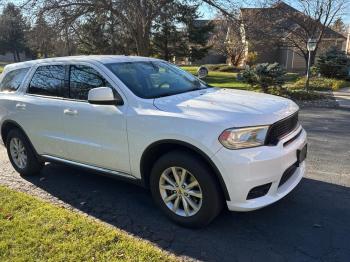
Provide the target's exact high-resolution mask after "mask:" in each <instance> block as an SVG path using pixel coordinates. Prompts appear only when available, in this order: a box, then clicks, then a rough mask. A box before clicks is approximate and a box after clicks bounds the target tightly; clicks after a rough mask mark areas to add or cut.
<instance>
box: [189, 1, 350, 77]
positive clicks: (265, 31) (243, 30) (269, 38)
mask: <svg viewBox="0 0 350 262" xmlns="http://www.w3.org/2000/svg"><path fill="white" fill-rule="evenodd" d="M237 20H238V21H239V22H240V26H235V28H231V31H234V30H235V32H237V30H238V34H239V35H240V38H241V40H240V41H242V43H243V45H244V55H243V58H242V59H241V62H240V65H241V66H245V65H246V64H249V59H250V58H251V57H254V56H255V61H254V63H264V62H269V63H274V62H278V63H279V64H281V65H282V66H284V67H285V69H286V70H288V71H296V72H302V71H305V69H306V62H305V61H306V60H305V56H306V57H307V55H308V54H307V52H305V51H306V50H305V49H306V41H305V40H306V39H305V37H304V38H300V39H297V37H295V35H298V33H299V32H300V34H301V35H302V34H303V33H305V32H301V31H302V29H301V26H303V25H307V26H310V25H314V26H315V25H316V27H317V28H319V27H320V26H321V25H320V24H317V23H318V22H316V21H315V20H313V19H312V18H311V17H309V16H307V15H305V14H304V13H302V12H300V11H298V10H296V9H295V8H293V7H291V6H290V5H288V4H286V3H284V2H278V3H277V4H276V5H273V6H271V7H268V8H241V9H240V13H239V17H238V19H237ZM201 23H208V20H204V21H201ZM227 31H228V32H227V35H226V39H224V37H223V39H222V41H223V42H225V41H226V42H229V41H230V39H229V31H230V28H228V30H227ZM236 41H237V40H236ZM293 41H294V42H293ZM298 45H299V47H302V49H304V54H303V53H302V52H301V51H300V49H299V48H297V46H298ZM331 46H337V47H338V48H339V49H340V50H343V51H346V48H347V47H348V48H349V49H350V43H349V40H348V43H347V39H346V37H345V36H343V35H342V34H340V33H338V32H335V31H334V30H332V29H330V28H326V29H325V31H324V34H323V38H322V40H321V42H320V44H319V48H318V50H317V52H316V57H317V56H318V55H319V54H321V53H322V52H323V51H325V50H326V49H328V48H329V47H331ZM349 53H350V50H349ZM251 54H254V56H252V55H251ZM218 58H219V59H220V63H222V60H223V59H222V57H220V55H219V54H218V53H217V52H215V50H211V51H210V52H209V53H208V55H207V56H206V57H204V58H203V59H201V60H200V61H196V62H195V63H197V64H203V63H210V62H214V63H215V62H216V61H217V59H218Z"/></svg>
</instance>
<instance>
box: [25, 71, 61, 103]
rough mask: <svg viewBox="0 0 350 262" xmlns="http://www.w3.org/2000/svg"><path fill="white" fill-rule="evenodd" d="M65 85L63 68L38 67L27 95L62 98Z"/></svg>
mask: <svg viewBox="0 0 350 262" xmlns="http://www.w3.org/2000/svg"><path fill="white" fill-rule="evenodd" d="M64 84H65V66H63V65H49V66H40V67H38V69H37V70H36V71H35V73H34V75H33V78H32V80H31V81H30V84H29V87H28V93H29V94H35V95H43V96H54V97H62V96H63V91H64V90H63V89H64Z"/></svg>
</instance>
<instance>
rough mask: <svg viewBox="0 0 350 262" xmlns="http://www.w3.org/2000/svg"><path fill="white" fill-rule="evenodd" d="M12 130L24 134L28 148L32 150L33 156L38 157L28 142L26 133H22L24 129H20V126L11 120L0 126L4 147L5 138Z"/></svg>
mask: <svg viewBox="0 0 350 262" xmlns="http://www.w3.org/2000/svg"><path fill="white" fill-rule="evenodd" d="M13 128H17V129H19V130H20V131H21V132H22V133H23V134H24V136H25V137H26V138H27V140H28V142H29V144H30V146H31V147H32V149H33V150H34V152H35V154H36V155H37V156H38V153H37V151H36V150H35V147H34V146H33V144H32V142H31V141H30V139H29V137H28V135H27V133H26V132H25V131H24V129H23V128H22V126H21V125H20V124H18V123H17V122H16V121H13V120H5V121H4V122H3V123H2V125H1V139H2V141H3V142H4V145H6V140H7V136H8V134H9V132H10V131H11V130H12V129H13Z"/></svg>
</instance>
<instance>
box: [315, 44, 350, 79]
mask: <svg viewBox="0 0 350 262" xmlns="http://www.w3.org/2000/svg"><path fill="white" fill-rule="evenodd" d="M349 67H350V59H349V58H348V57H347V56H346V54H345V53H344V52H343V51H339V50H338V49H337V48H336V47H332V48H330V49H329V50H328V51H326V52H325V53H324V54H322V55H321V56H320V57H319V59H318V61H317V68H318V70H319V72H320V73H321V75H322V76H326V77H331V78H346V77H348V74H349V71H348V70H349Z"/></svg>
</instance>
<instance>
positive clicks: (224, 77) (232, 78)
mask: <svg viewBox="0 0 350 262" xmlns="http://www.w3.org/2000/svg"><path fill="white" fill-rule="evenodd" d="M181 68H182V69H184V70H186V71H188V72H190V73H191V74H193V75H197V69H198V67H197V66H182V67H181ZM203 80H204V81H205V82H207V83H208V84H210V85H212V86H216V87H225V88H236V89H244V90H252V88H251V87H250V85H248V84H246V83H243V82H241V81H238V80H237V73H228V72H218V71H210V70H209V75H208V76H207V77H206V78H205V79H203Z"/></svg>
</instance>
